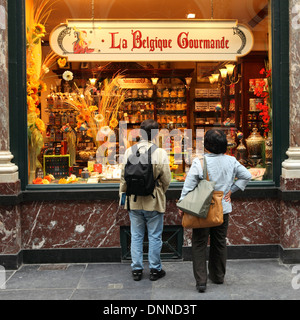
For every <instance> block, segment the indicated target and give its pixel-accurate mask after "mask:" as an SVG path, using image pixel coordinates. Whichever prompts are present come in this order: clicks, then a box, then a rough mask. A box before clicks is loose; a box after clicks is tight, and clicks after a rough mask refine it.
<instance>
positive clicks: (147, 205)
mask: <svg viewBox="0 0 300 320" xmlns="http://www.w3.org/2000/svg"><path fill="white" fill-rule="evenodd" d="M151 146H152V143H151V142H148V141H146V140H142V141H140V142H139V143H138V148H139V150H140V152H141V153H143V152H146V151H147V150H148V149H149V148H150V147H151ZM131 154H132V150H131V148H129V149H127V150H126V152H125V155H124V161H123V164H122V174H121V181H120V190H119V191H120V195H121V193H122V192H126V181H125V179H124V169H125V165H126V163H127V159H128V157H129V156H130V155H131ZM151 159H152V162H153V174H154V178H155V179H156V178H157V177H158V176H160V177H159V179H158V184H159V185H158V186H157V187H156V188H155V189H154V192H153V195H154V197H155V198H153V197H152V195H150V196H144V197H143V196H137V199H136V202H134V196H131V197H130V210H145V211H158V212H161V213H164V212H165V211H166V196H165V193H166V191H167V190H168V187H169V184H170V182H171V171H170V166H169V158H168V154H167V153H166V151H165V150H163V149H161V148H158V149H156V150H155V151H154V152H153V153H152V157H151ZM125 209H127V199H126V201H125Z"/></svg>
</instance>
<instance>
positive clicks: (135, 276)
mask: <svg viewBox="0 0 300 320" xmlns="http://www.w3.org/2000/svg"><path fill="white" fill-rule="evenodd" d="M142 276H143V270H133V271H132V277H133V280H134V281H140V280H141V279H142Z"/></svg>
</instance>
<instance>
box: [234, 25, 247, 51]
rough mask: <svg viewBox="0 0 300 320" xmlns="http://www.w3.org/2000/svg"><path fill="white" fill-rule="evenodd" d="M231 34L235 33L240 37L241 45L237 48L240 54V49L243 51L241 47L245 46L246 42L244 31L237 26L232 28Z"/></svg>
mask: <svg viewBox="0 0 300 320" xmlns="http://www.w3.org/2000/svg"><path fill="white" fill-rule="evenodd" d="M233 34H234V35H236V34H237V35H238V36H239V37H240V38H241V40H242V46H241V47H240V48H239V50H238V51H237V53H238V54H241V53H242V51H243V49H244V48H245V46H246V42H247V39H246V36H245V33H244V32H243V31H241V30H240V29H239V27H237V28H233Z"/></svg>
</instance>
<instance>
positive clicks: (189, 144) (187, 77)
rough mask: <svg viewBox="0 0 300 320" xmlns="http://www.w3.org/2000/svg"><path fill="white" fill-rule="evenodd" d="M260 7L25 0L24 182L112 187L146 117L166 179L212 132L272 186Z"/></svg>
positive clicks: (264, 16)
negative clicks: (154, 130) (155, 128)
mask: <svg viewBox="0 0 300 320" xmlns="http://www.w3.org/2000/svg"><path fill="white" fill-rule="evenodd" d="M270 11H271V8H270V1H268V0H265V1H256V0H250V1H238V0H234V1H231V0H230V1H229V0H226V1H224V0H204V1H200V0H194V1H189V2H188V3H187V4H185V3H182V2H181V1H179V0H178V1H177V0H176V1H168V0H166V1H156V0H154V1H153V0H151V1H150V0H149V1H148V0H147V1H138V0H131V1H127V2H126V4H125V3H124V1H122V0H114V1H113V0H105V1H103V0H101V1H100V0H85V1H83V0H59V1H56V0H39V1H38V0H26V24H27V29H26V31H27V93H28V95H27V109H28V112H27V116H28V146H29V150H28V158H29V173H28V174H29V183H30V184H101V183H102V184H104V183H118V181H119V178H120V162H121V161H122V155H123V154H124V152H125V150H126V148H128V147H129V146H131V145H133V144H134V143H136V141H138V139H139V136H140V133H139V126H140V124H141V122H142V121H143V120H145V119H149V118H150V119H155V120H156V121H157V122H158V123H159V124H160V132H159V136H158V137H157V140H156V143H157V144H159V145H160V146H161V147H163V148H165V149H166V150H167V152H168V153H169V158H170V168H171V171H172V178H173V181H174V182H176V181H184V179H185V176H186V173H187V172H188V170H189V167H190V165H191V161H192V159H193V158H194V157H196V156H200V155H201V154H203V152H204V149H203V137H204V134H205V132H206V131H207V130H209V129H211V128H218V129H221V130H224V131H225V133H226V135H227V137H228V149H227V154H229V155H232V156H234V157H236V158H237V159H238V160H239V161H240V163H242V164H243V165H244V166H245V167H247V168H248V169H249V170H250V172H251V174H252V177H253V180H254V181H262V180H272V179H273V176H272V83H271V79H272V71H271V70H272V60H271V57H272V54H271V53H272V52H271V49H270V48H271V39H270V35H271V34H272V33H271V12H270ZM189 13H194V14H195V19H189V18H188V17H187V15H188V14H189Z"/></svg>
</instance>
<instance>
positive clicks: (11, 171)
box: [0, 151, 19, 183]
mask: <svg viewBox="0 0 300 320" xmlns="http://www.w3.org/2000/svg"><path fill="white" fill-rule="evenodd" d="M13 157H14V156H13V155H12V154H11V152H10V151H0V183H3V182H9V183H10V182H16V181H18V179H19V173H18V167H17V166H16V165H15V164H14V163H11V162H10V161H11V160H12V159H13Z"/></svg>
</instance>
